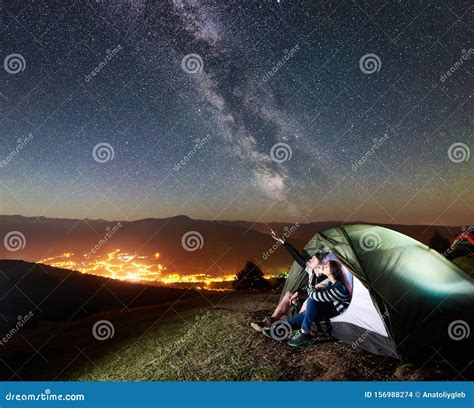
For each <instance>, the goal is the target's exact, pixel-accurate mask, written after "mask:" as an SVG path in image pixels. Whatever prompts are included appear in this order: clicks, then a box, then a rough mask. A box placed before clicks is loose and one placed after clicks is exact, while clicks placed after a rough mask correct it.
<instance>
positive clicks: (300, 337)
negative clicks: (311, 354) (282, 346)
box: [288, 330, 316, 348]
mask: <svg viewBox="0 0 474 408" xmlns="http://www.w3.org/2000/svg"><path fill="white" fill-rule="evenodd" d="M315 341H316V339H315V338H314V337H313V336H311V334H310V333H303V332H302V331H301V330H298V331H297V332H296V334H295V335H294V336H293V337H292V338H291V340H290V341H289V342H288V345H289V346H291V347H294V348H298V347H301V346H307V345H308V344H313V343H314V342H315Z"/></svg>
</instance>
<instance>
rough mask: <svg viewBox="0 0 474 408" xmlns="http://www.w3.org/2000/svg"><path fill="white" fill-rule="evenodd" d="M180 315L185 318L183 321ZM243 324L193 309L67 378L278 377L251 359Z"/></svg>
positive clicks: (264, 364)
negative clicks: (184, 321)
mask: <svg viewBox="0 0 474 408" xmlns="http://www.w3.org/2000/svg"><path fill="white" fill-rule="evenodd" d="M183 319H185V320H186V321H187V323H186V324H184V323H183ZM249 334H251V333H249V330H248V326H246V325H245V324H244V322H243V321H241V320H239V319H238V317H237V316H236V315H235V313H233V312H232V311H228V310H219V309H218V310H211V311H210V310H204V309H202V310H198V311H196V310H193V311H187V312H184V313H182V314H181V315H180V316H179V317H178V316H175V317H172V318H168V319H165V320H164V321H163V322H162V324H160V325H158V326H156V327H155V328H154V329H153V330H150V331H148V332H147V333H146V335H145V336H142V337H140V338H139V339H136V340H133V341H129V342H126V343H123V344H122V343H120V344H117V345H115V346H114V347H113V348H112V349H111V350H110V351H109V353H107V354H106V355H105V356H103V357H101V358H100V359H98V360H97V361H95V362H93V363H89V364H86V365H85V366H84V367H82V368H81V369H80V370H78V371H76V372H75V373H72V374H71V375H69V376H68V378H67V379H70V380H78V381H83V380H85V381H125V380H134V381H149V380H155V381H213V380H215V381H219V380H221V381H222V380H224V381H238V380H242V379H244V378H245V379H247V380H252V381H254V380H255V381H262V380H272V379H274V378H275V377H276V376H278V372H279V368H278V366H276V365H275V364H271V363H268V362H266V361H265V360H263V361H258V360H257V361H255V359H254V358H253V356H252V354H251V353H249V352H248V349H249V346H250V345H251V337H249Z"/></svg>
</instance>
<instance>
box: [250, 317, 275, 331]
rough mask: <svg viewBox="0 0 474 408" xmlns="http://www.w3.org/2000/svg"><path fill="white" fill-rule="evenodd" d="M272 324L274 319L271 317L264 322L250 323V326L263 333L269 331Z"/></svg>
mask: <svg viewBox="0 0 474 408" xmlns="http://www.w3.org/2000/svg"><path fill="white" fill-rule="evenodd" d="M272 323H273V319H272V318H271V317H265V318H264V319H263V320H261V321H259V322H252V323H250V326H251V327H252V329H254V330H257V331H259V332H261V331H264V330H265V329H269V328H270V326H271V325H272Z"/></svg>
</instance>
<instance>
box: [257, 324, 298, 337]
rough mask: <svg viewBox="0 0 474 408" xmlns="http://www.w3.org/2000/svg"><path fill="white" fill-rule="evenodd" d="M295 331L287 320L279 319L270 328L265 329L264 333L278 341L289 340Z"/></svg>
mask: <svg viewBox="0 0 474 408" xmlns="http://www.w3.org/2000/svg"><path fill="white" fill-rule="evenodd" d="M292 331H293V329H292V327H291V324H290V323H288V322H287V321H285V320H277V321H276V322H274V323H273V324H272V325H271V326H270V327H269V328H266V329H264V330H263V334H264V335H265V336H267V337H268V338H270V339H272V340H276V341H283V340H288V337H290V334H291V332H292Z"/></svg>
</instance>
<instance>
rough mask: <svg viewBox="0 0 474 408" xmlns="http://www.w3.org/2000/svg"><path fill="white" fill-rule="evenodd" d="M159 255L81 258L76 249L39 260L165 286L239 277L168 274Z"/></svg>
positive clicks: (112, 254) (119, 253) (116, 254)
mask: <svg viewBox="0 0 474 408" xmlns="http://www.w3.org/2000/svg"><path fill="white" fill-rule="evenodd" d="M159 258H160V254H159V253H158V252H157V253H155V254H153V256H145V255H138V254H130V253H128V252H124V251H121V250H120V249H116V250H114V251H112V252H109V253H107V254H104V255H101V256H99V255H97V256H95V257H94V258H93V259H86V258H84V257H82V258H81V257H80V256H75V254H74V253H72V252H65V253H64V254H61V255H58V256H53V257H50V258H45V259H41V260H40V261H38V262H40V263H43V264H46V265H50V266H55V267H58V268H65V269H71V270H76V271H79V272H82V273H88V274H92V275H97V276H102V277H107V278H111V279H119V280H125V281H132V282H143V283H146V282H156V283H162V284H165V285H170V284H176V283H186V284H190V283H191V284H192V283H196V284H201V285H202V286H204V287H205V286H207V285H210V284H212V283H217V282H230V281H232V280H234V277H235V275H225V276H218V277H212V276H210V275H207V274H204V273H199V274H190V275H185V274H180V273H177V272H172V273H167V272H166V270H167V268H166V267H165V266H163V265H162V264H161V263H158V259H159Z"/></svg>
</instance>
